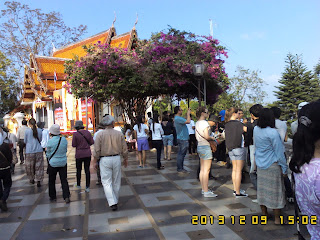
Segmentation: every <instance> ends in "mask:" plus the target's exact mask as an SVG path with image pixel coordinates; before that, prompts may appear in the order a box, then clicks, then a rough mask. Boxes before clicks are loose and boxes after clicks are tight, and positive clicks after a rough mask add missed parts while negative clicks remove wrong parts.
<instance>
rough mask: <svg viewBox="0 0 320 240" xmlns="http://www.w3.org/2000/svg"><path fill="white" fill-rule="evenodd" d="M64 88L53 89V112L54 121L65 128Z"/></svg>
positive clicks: (61, 127)
mask: <svg viewBox="0 0 320 240" xmlns="http://www.w3.org/2000/svg"><path fill="white" fill-rule="evenodd" d="M62 101H63V100H62V89H60V90H55V91H53V114H54V123H55V124H58V125H59V126H60V129H61V130H63V129H64V127H63V123H64V117H63V108H62Z"/></svg>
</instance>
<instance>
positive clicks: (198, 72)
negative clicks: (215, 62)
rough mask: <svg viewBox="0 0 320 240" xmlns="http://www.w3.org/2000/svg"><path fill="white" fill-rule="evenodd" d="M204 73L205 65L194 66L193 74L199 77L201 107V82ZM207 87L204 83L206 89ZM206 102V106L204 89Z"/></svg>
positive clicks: (197, 64)
mask: <svg viewBox="0 0 320 240" xmlns="http://www.w3.org/2000/svg"><path fill="white" fill-rule="evenodd" d="M203 73H204V65H203V64H202V63H196V64H194V66H193V74H194V75H195V76H197V77H199V80H198V101H199V107H200V106H201V89H200V81H201V76H202V75H203ZM205 87H206V84H205V82H204V88H205ZM204 102H205V104H206V89H204Z"/></svg>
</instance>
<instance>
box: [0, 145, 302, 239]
mask: <svg viewBox="0 0 320 240" xmlns="http://www.w3.org/2000/svg"><path fill="white" fill-rule="evenodd" d="M155 157H156V154H155V153H154V152H150V153H148V155H147V161H148V167H146V168H144V169H140V168H138V161H137V155H136V153H135V152H132V153H129V166H128V168H123V169H122V187H121V191H120V202H119V204H118V206H119V209H118V211H116V212H112V211H111V209H110V208H109V207H108V205H107V201H106V198H105V195H104V191H103V188H102V186H97V185H96V184H95V183H96V174H92V175H91V191H90V193H86V192H85V191H84V186H85V184H84V181H85V178H84V174H83V176H82V184H81V186H82V189H81V190H78V189H75V188H74V187H73V184H74V183H75V182H76V178H75V175H76V169H75V160H74V149H72V148H71V146H70V141H69V148H68V181H69V185H70V190H71V203H70V204H65V202H64V200H63V198H62V196H61V195H62V192H61V187H60V184H57V191H58V195H57V197H58V199H57V202H56V203H50V201H49V196H48V188H47V182H48V176H47V175H46V176H45V180H44V184H43V186H42V187H40V188H37V187H36V186H35V185H30V183H29V181H28V179H27V177H26V175H25V172H24V165H22V166H21V165H17V167H16V173H15V175H14V176H13V186H12V189H11V194H10V197H9V199H8V207H9V211H8V212H6V213H0V239H1V240H6V239H24V240H27V239H30V240H35V239H72V240H78V239H92V240H93V239H95V240H96V239H126V240H127V239H146V240H151V239H183V240H185V239H191V240H195V239H218V240H219V239H228V240H236V239H252V240H253V239H254V240H256V239H259V240H260V239H261V240H262V239H268V240H270V239H297V237H296V236H295V235H294V233H295V232H296V230H295V229H296V226H292V225H291V226H276V225H274V224H273V221H272V220H269V221H268V223H267V224H266V225H261V224H257V225H253V224H252V223H251V218H252V216H253V220H257V219H259V218H260V213H261V212H260V208H259V206H258V204H256V203H253V202H252V201H251V199H254V198H255V197H256V196H255V195H256V192H255V191H254V190H253V189H252V188H251V184H250V183H249V182H248V181H246V182H247V183H245V184H243V185H242V188H243V189H245V190H247V193H249V197H248V198H242V199H235V198H234V196H233V195H232V184H231V181H230V180H231V179H230V173H231V170H230V169H226V168H225V167H220V166H218V165H216V164H213V168H214V170H213V173H214V175H215V176H216V177H217V180H215V181H213V180H210V185H211V186H212V187H213V189H214V191H215V193H217V194H218V195H219V196H218V197H217V198H211V199H205V198H204V197H202V195H201V187H200V183H199V182H198V181H197V180H196V170H197V166H198V159H197V157H195V156H187V157H186V159H185V167H186V169H187V170H190V171H191V173H190V174H189V175H179V174H177V172H176V162H175V160H172V161H163V164H164V165H165V167H166V168H165V169H164V170H157V169H156V168H155V167H156V159H155ZM173 159H175V154H174V155H173ZM246 180H249V179H248V177H247V179H246ZM284 214H285V215H292V214H294V211H293V206H292V205H288V206H287V207H286V208H285V210H284ZM192 215H196V216H200V215H206V216H208V217H209V219H210V220H211V221H212V219H213V218H214V222H213V224H211V222H210V221H207V223H206V225H201V224H200V223H199V224H198V225H192V224H191V218H192V217H191V216H192ZM219 215H222V216H224V217H220V218H221V219H220V221H222V220H223V219H224V224H221V225H219V223H218V222H219V221H218V216H219ZM210 216H212V217H210ZM230 216H234V217H231V218H230ZM240 216H241V219H244V220H242V221H244V222H243V223H244V225H240V224H239V220H240ZM256 216H257V217H256ZM233 219H234V220H235V224H234V225H232V223H231V222H232V220H233ZM259 222H260V220H259ZM303 232H304V233H305V234H307V232H306V228H305V227H303ZM307 236H308V235H307Z"/></svg>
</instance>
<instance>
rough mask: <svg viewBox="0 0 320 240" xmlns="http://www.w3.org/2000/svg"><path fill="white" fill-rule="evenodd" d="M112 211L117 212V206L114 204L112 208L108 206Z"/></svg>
mask: <svg viewBox="0 0 320 240" xmlns="http://www.w3.org/2000/svg"><path fill="white" fill-rule="evenodd" d="M110 207H111V209H112V211H117V210H118V205H117V204H114V205H112V206H110Z"/></svg>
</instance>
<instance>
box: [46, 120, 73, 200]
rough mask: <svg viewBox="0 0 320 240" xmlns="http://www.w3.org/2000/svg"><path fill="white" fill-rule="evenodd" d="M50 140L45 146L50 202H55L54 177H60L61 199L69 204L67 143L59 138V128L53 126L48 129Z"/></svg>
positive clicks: (62, 138)
mask: <svg viewBox="0 0 320 240" xmlns="http://www.w3.org/2000/svg"><path fill="white" fill-rule="evenodd" d="M49 132H50V135H51V138H50V139H49V141H48V144H47V159H48V161H49V164H48V173H49V197H50V200H51V201H56V200H57V195H56V177H57V173H59V176H60V182H61V186H62V193H63V198H64V200H65V201H66V203H70V191H69V184H68V180H67V148H68V142H67V140H66V138H65V137H61V136H60V126H59V125H58V124H53V125H52V126H51V127H50V129H49Z"/></svg>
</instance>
